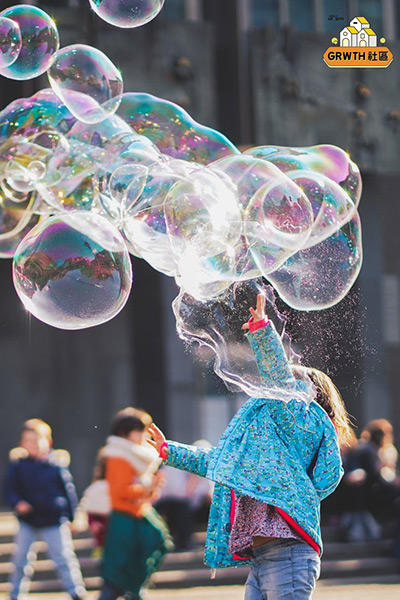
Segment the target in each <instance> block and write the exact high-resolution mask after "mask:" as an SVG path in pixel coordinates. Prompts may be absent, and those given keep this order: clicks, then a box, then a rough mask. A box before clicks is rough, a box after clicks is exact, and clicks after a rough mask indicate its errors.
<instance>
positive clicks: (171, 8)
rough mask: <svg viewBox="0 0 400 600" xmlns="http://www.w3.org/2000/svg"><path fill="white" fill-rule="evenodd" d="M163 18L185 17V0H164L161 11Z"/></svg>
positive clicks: (178, 18) (177, 18)
mask: <svg viewBox="0 0 400 600" xmlns="http://www.w3.org/2000/svg"><path fill="white" fill-rule="evenodd" d="M160 15H162V16H163V17H164V18H165V19H176V20H180V19H184V18H185V0H165V4H164V6H163V7H162V9H161V13H160Z"/></svg>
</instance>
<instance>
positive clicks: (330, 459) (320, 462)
mask: <svg viewBox="0 0 400 600" xmlns="http://www.w3.org/2000/svg"><path fill="white" fill-rule="evenodd" d="M343 473H344V471H343V467H342V459H341V457H340V449H339V443H338V439H337V436H336V434H335V432H334V431H331V430H330V429H329V430H328V429H325V431H324V434H323V436H322V439H321V443H320V446H319V449H318V454H317V458H316V461H315V464H314V468H313V469H312V472H311V473H310V478H311V481H312V483H313V485H314V488H315V491H316V492H317V494H318V496H319V498H320V500H323V499H324V498H326V497H327V496H329V494H331V493H332V492H333V491H334V490H335V489H336V487H337V486H338V485H339V482H340V480H341V478H342V477H343Z"/></svg>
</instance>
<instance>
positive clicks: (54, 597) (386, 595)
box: [0, 578, 400, 600]
mask: <svg viewBox="0 0 400 600" xmlns="http://www.w3.org/2000/svg"><path fill="white" fill-rule="evenodd" d="M97 596H98V593H97V592H89V593H88V595H87V600H96V599H97ZM6 598H7V596H6V595H5V594H0V600H6ZM357 598H362V600H383V599H384V600H399V599H400V578H397V581H396V580H394V581H393V582H389V583H373V582H371V583H350V582H349V583H346V584H345V585H343V584H341V583H340V581H338V580H332V581H321V582H319V583H318V586H317V590H316V591H315V593H314V596H313V600H357ZM68 599H69V597H68V596H67V595H66V594H62V593H59V594H55V593H48V594H29V595H28V596H26V600H68ZM146 600H243V587H242V586H236V585H232V586H211V585H210V586H207V587H193V588H190V589H176V590H149V591H148V592H147V596H146Z"/></svg>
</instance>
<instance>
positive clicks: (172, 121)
mask: <svg viewBox="0 0 400 600" xmlns="http://www.w3.org/2000/svg"><path fill="white" fill-rule="evenodd" d="M118 115H119V116H120V117H121V118H122V119H124V121H126V122H127V123H128V124H129V125H130V126H131V127H132V128H133V129H134V130H135V131H136V132H137V133H139V134H140V135H144V136H146V137H148V138H149V139H150V140H151V141H152V142H153V144H155V145H156V146H157V148H159V150H160V151H161V152H163V153H164V154H168V155H169V156H172V157H173V158H180V159H182V160H187V161H193V162H196V163H199V164H208V163H210V162H213V161H215V160H217V159H219V158H222V157H223V156H229V155H231V154H240V152H239V150H238V149H237V148H236V146H234V145H233V144H232V142H231V141H230V140H228V138H227V137H225V136H224V135H223V134H222V133H220V132H219V131H216V130H215V129H211V128H210V127H206V126H204V125H200V123H197V122H196V121H195V120H194V119H193V118H192V117H191V116H190V115H189V114H188V113H187V112H186V111H185V110H184V109H183V108H181V107H180V106H178V105H177V104H174V103H173V102H169V101H168V100H163V99H162V98H157V97H156V96H152V95H151V94H135V93H126V94H123V96H122V100H121V104H120V106H119V109H118Z"/></svg>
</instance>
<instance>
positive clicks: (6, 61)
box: [0, 16, 22, 68]
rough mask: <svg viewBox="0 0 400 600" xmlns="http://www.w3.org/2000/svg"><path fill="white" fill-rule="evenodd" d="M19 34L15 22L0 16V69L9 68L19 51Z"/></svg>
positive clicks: (20, 41)
mask: <svg viewBox="0 0 400 600" xmlns="http://www.w3.org/2000/svg"><path fill="white" fill-rule="evenodd" d="M21 47H22V39H21V32H20V29H19V26H18V23H17V22H16V21H13V20H12V19H8V18H7V17H2V16H0V68H1V67H9V66H10V65H12V63H13V62H15V61H16V60H17V58H18V55H19V53H20V51H21Z"/></svg>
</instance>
